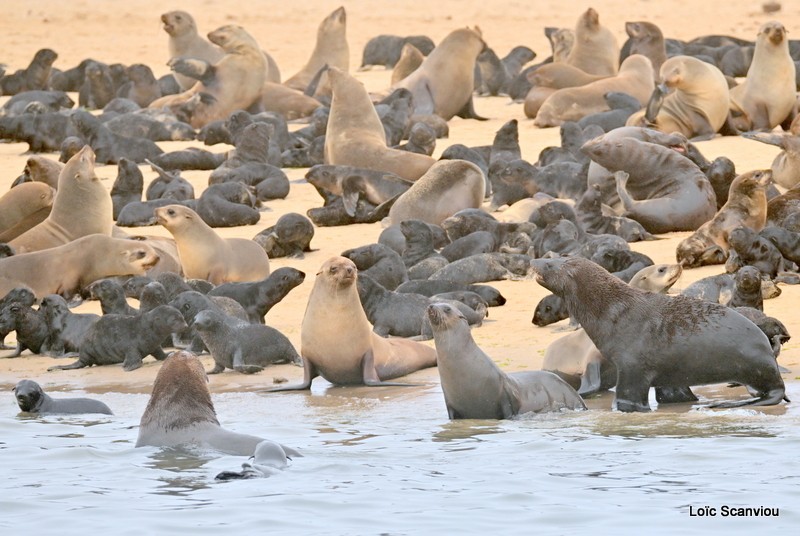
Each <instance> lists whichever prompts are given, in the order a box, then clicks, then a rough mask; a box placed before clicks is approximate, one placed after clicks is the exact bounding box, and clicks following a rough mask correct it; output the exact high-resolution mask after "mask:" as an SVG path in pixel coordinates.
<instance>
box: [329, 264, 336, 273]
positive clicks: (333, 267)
mask: <svg viewBox="0 0 800 536" xmlns="http://www.w3.org/2000/svg"><path fill="white" fill-rule="evenodd" d="M330 272H331V273H332V274H335V273H336V267H335V266H331V269H330Z"/></svg>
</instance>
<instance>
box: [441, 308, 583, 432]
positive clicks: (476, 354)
mask: <svg viewBox="0 0 800 536" xmlns="http://www.w3.org/2000/svg"><path fill="white" fill-rule="evenodd" d="M427 316H428V319H429V320H430V323H431V327H432V328H433V337H434V341H435V342H436V353H437V356H438V360H437V363H438V367H439V376H440V377H441V380H442V391H443V392H444V401H445V405H446V406H447V414H448V416H449V417H450V418H451V419H509V418H511V417H513V416H515V415H519V414H521V413H527V412H535V413H541V412H547V411H559V410H562V409H586V405H585V404H584V403H583V399H581V397H580V396H578V393H576V392H575V390H574V389H573V388H572V387H570V386H569V385H568V384H567V383H566V382H565V381H564V380H562V379H561V378H559V377H558V376H556V375H555V374H553V373H552V372H545V371H528V372H515V373H511V374H506V373H504V372H503V371H502V370H500V368H499V367H498V366H497V365H495V363H494V361H492V359H491V358H490V357H489V356H487V355H486V354H485V353H484V352H483V350H481V349H480V348H479V347H478V345H477V344H475V341H474V340H473V339H472V334H471V333H470V331H469V325H468V324H467V322H466V320H465V319H464V316H463V315H462V314H461V312H460V311H458V310H457V309H455V308H454V307H452V306H450V305H447V304H443V303H436V304H432V305H429V306H428V308H427Z"/></svg>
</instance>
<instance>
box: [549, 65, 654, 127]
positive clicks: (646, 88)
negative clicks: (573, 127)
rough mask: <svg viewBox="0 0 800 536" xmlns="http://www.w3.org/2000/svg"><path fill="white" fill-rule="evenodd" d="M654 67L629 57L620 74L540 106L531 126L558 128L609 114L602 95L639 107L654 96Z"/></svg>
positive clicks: (560, 93)
mask: <svg viewBox="0 0 800 536" xmlns="http://www.w3.org/2000/svg"><path fill="white" fill-rule="evenodd" d="M654 88H655V83H654V82H653V67H652V65H651V64H650V60H649V59H647V58H646V57H644V56H642V55H640V54H634V55H633V56H628V57H627V58H625V61H623V62H622V66H621V67H620V70H619V73H617V74H616V75H615V76H611V77H609V78H603V79H601V80H597V81H595V82H592V83H590V84H587V85H585V86H581V87H572V88H566V89H559V90H558V91H556V92H555V93H553V94H552V95H550V96H549V97H548V98H547V100H545V101H544V102H543V103H542V106H541V108H539V111H538V113H537V114H536V120H535V121H534V124H535V125H536V126H538V127H552V126H559V125H561V124H562V123H564V122H565V121H578V120H580V119H582V118H583V117H585V116H587V115H590V114H594V113H597V112H604V111H606V110H609V107H608V103H607V102H606V99H605V95H606V93H608V92H610V91H621V92H623V93H627V94H629V95H631V96H632V97H634V98H635V99H636V100H638V101H639V102H641V103H645V102H647V100H648V99H649V98H650V95H651V94H652V93H653V89H654Z"/></svg>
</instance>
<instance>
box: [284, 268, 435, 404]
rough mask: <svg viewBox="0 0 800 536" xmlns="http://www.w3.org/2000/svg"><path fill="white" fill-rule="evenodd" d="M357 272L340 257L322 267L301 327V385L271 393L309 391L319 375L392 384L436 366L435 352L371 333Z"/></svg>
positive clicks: (344, 380) (344, 381)
mask: <svg viewBox="0 0 800 536" xmlns="http://www.w3.org/2000/svg"><path fill="white" fill-rule="evenodd" d="M356 272H357V270H356V266H355V264H353V262H352V261H351V260H349V259H346V258H344V257H332V258H330V259H328V260H327V261H326V262H325V263H324V264H323V265H322V268H321V269H320V271H319V273H318V274H317V279H316V281H315V282H314V288H313V289H312V291H311V295H310V296H309V299H308V306H307V307H306V312H305V315H304V317H303V324H302V326H301V328H300V341H301V342H300V344H301V348H300V354H301V355H302V357H303V370H304V374H303V382H302V383H300V384H298V385H289V386H286V387H282V388H277V389H275V390H277V391H288V390H298V389H310V388H311V381H312V380H313V379H314V378H316V377H317V376H322V377H323V378H325V379H326V380H328V381H329V382H331V383H333V384H335V385H370V386H381V385H392V383H391V382H387V381H386V380H391V379H394V378H398V377H400V376H405V375H407V374H411V373H412V372H414V371H417V370H420V369H422V368H427V367H432V366H435V365H436V351H435V350H434V349H432V348H430V347H428V346H425V345H423V344H421V343H418V342H414V341H408V340H405V339H400V338H394V339H386V338H383V337H381V336H379V335H377V334H376V333H375V332H373V331H372V324H370V323H369V320H367V316H366V314H365V313H364V308H363V307H362V306H361V301H360V300H359V298H358V290H357V289H356ZM394 385H397V384H394Z"/></svg>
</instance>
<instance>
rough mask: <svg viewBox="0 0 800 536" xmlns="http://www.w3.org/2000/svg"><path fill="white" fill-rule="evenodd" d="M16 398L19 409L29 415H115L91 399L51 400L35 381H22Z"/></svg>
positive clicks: (17, 386) (97, 401)
mask: <svg viewBox="0 0 800 536" xmlns="http://www.w3.org/2000/svg"><path fill="white" fill-rule="evenodd" d="M14 396H15V398H16V399H17V404H18V405H19V409H20V410H22V411H25V412H27V413H40V414H76V413H103V414H105V415H113V414H114V413H113V412H112V411H111V408H109V407H108V406H107V405H105V404H104V403H102V402H100V401H99V400H92V399H91V398H51V397H50V395H48V394H47V393H45V392H44V390H43V389H42V387H41V386H40V385H39V384H38V383H36V382H35V381H33V380H21V381H20V382H18V383H17V385H16V386H15V387H14Z"/></svg>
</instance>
